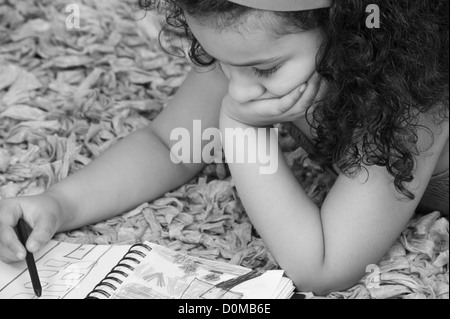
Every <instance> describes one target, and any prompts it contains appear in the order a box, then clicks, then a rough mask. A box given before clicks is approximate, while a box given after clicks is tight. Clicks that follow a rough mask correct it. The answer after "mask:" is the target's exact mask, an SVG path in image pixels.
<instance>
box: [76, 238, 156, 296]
mask: <svg viewBox="0 0 450 319" xmlns="http://www.w3.org/2000/svg"><path fill="white" fill-rule="evenodd" d="M137 248H145V249H146V250H147V251H151V250H152V248H151V247H150V246H148V245H146V244H144V243H139V244H135V245H133V246H131V247H130V249H129V250H128V251H127V252H126V254H125V255H124V256H123V257H122V259H120V261H119V262H118V263H117V264H116V265H115V266H114V267H113V268H112V269H111V270H110V271H109V272H108V274H107V275H106V276H105V278H103V279H102V280H101V281H100V282H99V283H98V284H97V285H96V286H95V287H94V289H92V291H91V292H90V293H89V294H88V295H87V296H86V298H85V299H100V298H99V297H96V296H94V295H95V294H100V295H103V296H104V297H106V298H110V297H111V294H110V293H109V292H108V291H106V290H105V289H104V288H105V287H108V288H110V289H112V290H113V291H115V290H117V286H115V285H114V284H112V283H111V282H109V281H115V282H116V283H118V284H119V285H120V284H122V282H123V281H122V280H121V279H119V278H117V276H114V274H116V275H118V276H119V277H123V278H126V277H128V273H129V272H132V271H133V270H134V269H135V268H136V265H139V264H140V263H141V260H139V259H138V258H135V257H133V256H131V255H133V254H134V255H138V256H140V257H141V258H144V257H145V256H146V254H145V253H144V252H142V251H140V250H139V249H137ZM126 261H130V262H132V263H134V264H135V266H132V265H130V264H128V263H125V262H126ZM119 267H124V268H126V269H128V270H129V271H127V272H125V271H123V270H121V269H118V268H119ZM108 280H109V281H108Z"/></svg>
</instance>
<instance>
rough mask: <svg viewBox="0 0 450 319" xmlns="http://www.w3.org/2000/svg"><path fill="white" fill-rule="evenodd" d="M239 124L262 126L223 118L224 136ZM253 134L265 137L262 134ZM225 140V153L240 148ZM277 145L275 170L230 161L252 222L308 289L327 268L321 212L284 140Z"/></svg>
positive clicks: (294, 276)
mask: <svg viewBox="0 0 450 319" xmlns="http://www.w3.org/2000/svg"><path fill="white" fill-rule="evenodd" d="M233 127H234V128H236V127H240V128H243V129H244V130H246V129H250V130H255V131H257V130H258V129H260V128H255V127H251V126H247V125H245V124H242V123H238V122H236V121H234V120H233V119H230V118H226V117H225V119H224V117H222V121H221V130H222V134H223V135H224V136H226V135H227V134H229V133H227V131H226V128H228V129H230V128H233ZM229 132H230V131H229ZM248 136H253V137H257V139H258V138H259V137H258V134H257V133H256V132H255V134H248ZM257 139H256V140H253V141H252V140H251V138H250V140H249V141H248V144H247V145H250V144H251V143H255V144H256V145H258V140H257ZM224 140H225V143H224V150H225V154H227V151H229V152H230V153H229V154H231V152H233V151H234V152H236V150H230V149H229V147H230V145H228V146H227V143H226V141H227V140H226V139H224ZM267 140H268V138H267ZM265 142H266V143H267V141H265ZM260 145H262V144H260ZM233 146H234V145H233ZM276 146H277V149H276V150H271V152H272V154H274V153H273V152H274V151H276V153H275V156H277V161H278V165H277V166H278V167H277V169H276V170H275V172H274V173H272V174H261V167H264V166H266V165H265V164H263V163H261V162H258V161H257V163H251V162H244V163H233V161H231V160H229V158H227V162H228V165H229V167H230V171H231V174H232V176H233V181H234V183H235V185H236V188H237V190H238V193H239V197H240V198H241V200H242V203H243V205H244V207H245V209H246V212H247V214H248V215H249V217H250V219H251V221H252V224H253V225H254V226H255V228H256V230H257V231H258V233H259V234H260V235H261V237H262V239H263V240H264V242H265V243H266V245H267V247H268V248H269V250H270V251H271V253H272V254H273V255H274V257H275V259H276V260H277V262H278V263H279V264H280V266H281V267H282V268H283V269H284V270H285V271H286V273H287V275H288V276H290V277H291V278H292V279H295V282H296V283H298V284H299V285H301V286H302V287H303V288H305V287H308V286H313V285H317V283H318V282H319V281H320V280H319V277H320V276H321V272H322V269H323V262H324V252H325V251H324V235H323V227H322V221H321V217H320V210H319V208H318V207H317V206H316V205H315V204H314V202H313V201H312V200H311V199H310V198H309V197H308V196H307V194H306V192H305V191H304V190H303V189H302V187H301V186H300V185H299V183H298V182H297V180H296V179H295V177H294V175H293V174H292V172H291V170H290V168H289V167H288V166H287V164H286V161H285V160H284V158H283V156H282V152H281V150H280V149H279V146H278V143H276ZM240 151H242V150H240ZM247 155H250V154H247V153H246V154H245V156H244V158H248V157H247ZM312 281H313V282H312Z"/></svg>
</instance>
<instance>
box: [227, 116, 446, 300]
mask: <svg viewBox="0 0 450 319" xmlns="http://www.w3.org/2000/svg"><path fill="white" fill-rule="evenodd" d="M220 128H221V131H222V134H226V128H228V129H230V128H243V129H244V130H245V129H249V130H256V129H257V128H256V127H253V126H249V125H246V124H243V123H241V122H239V121H236V120H234V119H232V118H230V117H229V116H228V115H226V114H224V112H222V113H221V118H220ZM442 132H443V133H442ZM247 136H252V135H251V134H247ZM253 136H256V140H255V139H253V140H249V142H248V143H249V145H250V143H258V141H257V136H258V135H257V134H255V135H253ZM427 136H428V135H426V134H423V135H422V136H420V138H421V140H422V143H424V144H426V142H429V138H428V140H427V141H425V139H426V137H427ZM447 140H448V122H446V123H445V127H444V130H443V131H438V132H435V142H434V144H433V146H432V147H431V149H429V150H428V151H427V152H426V153H427V155H422V156H420V157H417V158H416V160H417V169H416V172H415V179H414V181H413V182H412V183H411V184H410V185H408V187H409V189H410V190H412V191H413V192H414V193H415V195H416V197H415V199H414V200H412V201H401V200H399V199H398V197H400V195H401V194H399V193H397V191H396V190H395V188H394V187H393V185H392V180H393V179H392V177H391V176H390V175H389V173H388V172H387V171H386V169H385V168H383V167H377V166H370V167H365V168H366V169H367V171H368V173H369V176H368V175H367V173H366V172H365V170H364V169H362V172H361V173H360V174H359V175H358V176H357V177H356V178H354V179H350V178H348V177H346V176H345V175H343V174H341V175H340V176H339V177H338V179H337V181H336V182H335V184H334V186H333V187H332V189H331V191H330V192H329V194H328V196H327V198H326V199H325V201H324V203H323V205H322V208H321V209H320V210H319V208H318V207H317V206H316V205H315V204H314V203H313V202H312V201H311V200H310V198H309V197H308V196H307V194H306V193H305V191H304V190H303V189H302V188H301V186H300V185H299V183H298V182H297V180H296V179H295V177H294V175H293V174H292V172H291V170H290V168H289V167H288V165H287V164H286V161H285V160H284V158H283V156H282V152H281V150H280V149H279V147H278V154H277V158H278V169H277V170H276V172H275V173H274V174H261V173H260V168H261V167H265V166H267V164H263V163H261V162H257V163H256V164H252V163H248V162H247V163H240V164H237V163H231V161H230V163H229V164H228V165H229V167H230V170H231V173H232V176H233V180H234V183H235V185H236V188H237V190H238V193H239V195H240V198H241V200H242V202H243V204H244V207H245V209H246V211H247V213H248V215H249V217H250V219H251V221H252V223H253V224H254V226H255V228H256V229H257V231H258V232H259V234H260V235H261V237H262V239H263V240H264V242H265V243H266V244H267V246H268V248H269V250H270V251H271V252H272V254H273V255H274V257H275V258H276V260H277V261H278V263H279V264H280V266H281V267H282V268H283V269H284V270H285V271H286V274H287V275H288V276H289V277H290V278H291V279H292V280H293V281H294V283H295V284H296V286H297V288H298V289H299V290H302V291H313V292H315V293H316V294H319V295H325V294H327V293H329V292H331V291H338V290H341V289H345V288H348V287H349V286H351V285H353V284H355V283H356V282H357V281H358V280H359V279H361V278H362V277H363V276H364V273H365V271H366V267H367V266H368V265H369V264H374V263H377V262H378V261H379V260H380V259H381V258H382V257H383V255H384V254H385V253H386V252H387V251H388V249H389V248H390V247H391V245H392V244H393V243H394V242H395V240H396V239H397V238H398V237H399V235H400V234H401V232H402V230H403V229H404V227H405V226H406V224H407V222H408V220H409V219H410V218H411V217H412V215H413V212H414V210H415V208H416V206H417V205H418V202H419V201H420V199H421V197H422V195H423V193H424V191H425V189H426V187H427V184H428V181H429V180H430V177H431V175H432V173H433V168H434V167H435V165H436V163H437V160H438V158H439V155H440V153H441V150H442V148H443V147H444V145H445V142H446V141H447ZM225 141H226V140H225ZM229 147H230V146H228V147H227V144H226V143H225V145H224V148H225V154H226V153H227V151H228V152H231V151H236V150H230V149H229ZM272 151H273V150H272ZM246 155H247V154H246ZM244 158H247V157H246V156H244ZM227 159H228V158H227Z"/></svg>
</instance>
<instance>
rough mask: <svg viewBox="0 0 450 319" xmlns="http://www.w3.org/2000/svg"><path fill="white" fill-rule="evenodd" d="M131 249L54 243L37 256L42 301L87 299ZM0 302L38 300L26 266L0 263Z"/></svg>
mask: <svg viewBox="0 0 450 319" xmlns="http://www.w3.org/2000/svg"><path fill="white" fill-rule="evenodd" d="M130 247H131V246H130V245H80V244H71V243H63V242H58V241H54V240H51V241H50V242H48V243H47V244H46V245H45V246H44V247H43V248H42V249H41V250H40V251H39V252H37V253H36V254H34V259H35V261H36V266H37V270H38V273H39V279H40V282H41V286H42V296H41V297H40V298H42V299H69V298H74V299H75V298H76V299H79V298H84V297H86V295H87V294H88V293H89V292H90V291H91V290H92V289H93V288H94V286H95V285H96V284H97V283H99V282H100V281H101V280H102V279H103V278H104V276H105V275H106V274H107V273H108V272H109V271H110V270H111V269H112V268H113V267H114V265H115V264H116V263H117V262H118V261H119V260H120V259H121V258H122V257H123V255H124V254H125V253H126V252H127V251H128V249H129V248H130ZM0 298H3V299H11V298H12V299H31V298H37V297H36V296H35V294H34V291H33V286H32V284H31V279H30V275H29V273H28V270H27V265H26V262H25V261H23V262H18V263H14V264H5V263H3V262H1V261H0Z"/></svg>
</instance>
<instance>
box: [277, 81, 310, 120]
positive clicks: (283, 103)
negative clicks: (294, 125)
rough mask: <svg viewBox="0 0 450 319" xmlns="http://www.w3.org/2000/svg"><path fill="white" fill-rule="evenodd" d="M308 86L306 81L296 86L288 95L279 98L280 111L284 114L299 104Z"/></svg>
mask: <svg viewBox="0 0 450 319" xmlns="http://www.w3.org/2000/svg"><path fill="white" fill-rule="evenodd" d="M307 87H308V84H307V83H304V84H303V85H301V86H300V87H299V88H295V89H294V90H293V91H292V92H291V93H289V94H288V95H285V96H283V97H282V98H281V99H280V100H279V105H278V111H279V112H280V113H281V114H283V113H286V112H287V111H289V110H290V109H291V108H293V107H294V106H295V105H296V104H297V102H298V101H299V99H300V98H301V97H302V96H303V93H304V92H305V90H306V88H307Z"/></svg>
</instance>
